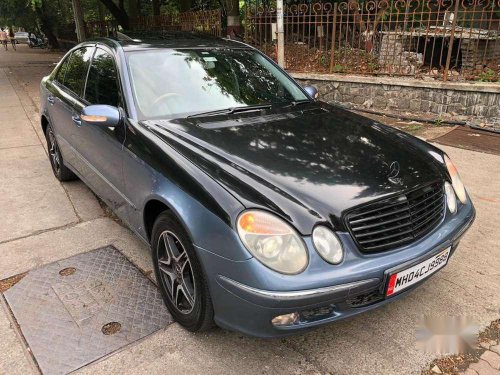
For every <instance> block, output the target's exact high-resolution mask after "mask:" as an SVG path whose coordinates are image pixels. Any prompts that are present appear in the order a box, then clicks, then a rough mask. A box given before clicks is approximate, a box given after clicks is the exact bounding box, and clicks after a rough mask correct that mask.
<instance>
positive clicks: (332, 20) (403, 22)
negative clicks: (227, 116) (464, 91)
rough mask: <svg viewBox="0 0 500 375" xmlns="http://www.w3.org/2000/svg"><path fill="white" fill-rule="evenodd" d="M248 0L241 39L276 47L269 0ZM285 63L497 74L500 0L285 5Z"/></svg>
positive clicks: (320, 69) (321, 69)
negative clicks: (264, 0)
mask: <svg viewBox="0 0 500 375" xmlns="http://www.w3.org/2000/svg"><path fill="white" fill-rule="evenodd" d="M262 1H263V0H247V3H246V11H245V39H246V41H247V43H250V44H252V45H254V46H256V47H258V48H260V49H261V50H262V51H264V52H265V53H266V54H268V55H270V56H271V57H273V58H275V57H276V54H277V50H276V48H277V44H276V17H277V14H276V8H275V7H274V6H273V5H272V4H274V2H269V3H265V2H262ZM283 11H284V14H283V21H284V34H285V67H286V68H287V69H289V70H292V71H306V72H317V73H363V74H390V75H406V76H425V75H427V76H429V75H430V76H435V77H439V78H441V77H442V78H443V79H444V80H447V79H472V80H483V81H495V80H498V79H500V0H369V1H363V0H345V1H341V2H332V3H330V2H319V3H288V4H286V5H285V6H284V10H283Z"/></svg>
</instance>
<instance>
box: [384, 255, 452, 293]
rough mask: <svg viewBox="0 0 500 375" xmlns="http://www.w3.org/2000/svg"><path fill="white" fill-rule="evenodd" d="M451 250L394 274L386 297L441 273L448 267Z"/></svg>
mask: <svg viewBox="0 0 500 375" xmlns="http://www.w3.org/2000/svg"><path fill="white" fill-rule="evenodd" d="M450 250H451V247H449V248H447V249H445V250H443V251H441V252H440V253H439V254H436V255H434V256H433V257H430V258H429V259H426V260H424V261H423V262H421V263H419V264H417V265H415V266H413V267H410V268H407V269H405V270H404V271H399V272H397V273H393V274H392V275H391V276H390V277H389V284H388V285H387V292H386V294H385V295H386V296H387V297H389V296H392V295H393V294H396V293H398V292H400V291H402V290H404V289H406V288H408V287H410V286H412V285H413V284H415V283H418V282H419V281H421V280H423V279H425V278H427V277H429V276H430V275H432V274H433V273H435V272H437V271H439V270H440V269H441V268H443V267H444V266H446V263H447V262H448V257H449V256H450Z"/></svg>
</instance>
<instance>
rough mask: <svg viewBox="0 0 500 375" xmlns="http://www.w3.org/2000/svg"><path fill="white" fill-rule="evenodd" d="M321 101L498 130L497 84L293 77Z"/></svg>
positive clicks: (499, 93)
mask: <svg viewBox="0 0 500 375" xmlns="http://www.w3.org/2000/svg"><path fill="white" fill-rule="evenodd" d="M292 76H293V77H294V78H295V79H297V80H298V81H299V83H300V84H301V85H303V86H307V85H312V86H316V87H317V89H318V91H319V93H320V97H321V98H322V100H325V101H327V102H336V103H340V104H343V105H347V106H350V107H354V108H355V107H358V108H365V109H372V110H382V111H387V112H393V113H405V112H407V113H410V114H414V115H418V114H434V115H436V117H438V116H442V115H445V114H446V115H448V116H447V117H451V118H456V119H459V118H461V117H464V118H465V117H466V118H471V117H472V119H473V120H477V122H482V123H484V122H486V123H487V124H488V125H489V126H493V127H495V128H498V129H499V130H500V84H499V83H463V82H459V83H458V82H456V83H455V82H439V81H422V80H416V79H406V78H395V77H363V76H347V75H335V74H332V75H326V74H325V75H322V74H307V73H296V74H292Z"/></svg>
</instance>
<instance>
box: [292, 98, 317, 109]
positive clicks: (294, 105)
mask: <svg viewBox="0 0 500 375" xmlns="http://www.w3.org/2000/svg"><path fill="white" fill-rule="evenodd" d="M306 103H313V100H311V99H301V100H292V101H291V102H290V103H289V104H288V105H287V106H286V107H297V106H298V105H301V104H306Z"/></svg>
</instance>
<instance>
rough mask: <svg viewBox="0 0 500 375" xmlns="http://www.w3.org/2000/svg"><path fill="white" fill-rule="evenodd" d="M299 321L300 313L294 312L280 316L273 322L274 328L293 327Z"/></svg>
mask: <svg viewBox="0 0 500 375" xmlns="http://www.w3.org/2000/svg"><path fill="white" fill-rule="evenodd" d="M298 321H299V313H298V312H294V313H290V314H285V315H278V316H276V317H274V318H273V320H271V323H273V326H291V325H292V324H295V323H297V322H298Z"/></svg>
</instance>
